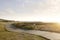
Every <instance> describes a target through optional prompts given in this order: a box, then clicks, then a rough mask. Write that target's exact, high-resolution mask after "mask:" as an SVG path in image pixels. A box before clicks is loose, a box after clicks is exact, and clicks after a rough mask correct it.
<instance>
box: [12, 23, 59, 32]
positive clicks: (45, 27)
mask: <svg viewBox="0 0 60 40" xmlns="http://www.w3.org/2000/svg"><path fill="white" fill-rule="evenodd" d="M12 25H14V26H15V27H16V28H20V29H25V30H41V31H50V32H59V33H60V25H58V24H57V23H41V22H22V23H14V24H12Z"/></svg>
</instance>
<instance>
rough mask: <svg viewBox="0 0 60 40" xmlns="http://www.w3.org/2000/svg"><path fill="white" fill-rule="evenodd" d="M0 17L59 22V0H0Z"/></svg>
mask: <svg viewBox="0 0 60 40" xmlns="http://www.w3.org/2000/svg"><path fill="white" fill-rule="evenodd" d="M0 18H4V19H11V20H20V21H44V22H45V21H46V22H60V0H0Z"/></svg>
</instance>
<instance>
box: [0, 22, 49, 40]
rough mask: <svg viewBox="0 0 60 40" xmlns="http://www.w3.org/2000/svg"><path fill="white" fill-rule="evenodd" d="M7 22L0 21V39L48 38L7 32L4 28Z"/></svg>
mask: <svg viewBox="0 0 60 40" xmlns="http://www.w3.org/2000/svg"><path fill="white" fill-rule="evenodd" d="M6 23H7V22H0V40H48V39H46V38H44V37H42V36H38V35H32V34H27V33H17V32H9V31H8V30H6V28H5V24H6Z"/></svg>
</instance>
